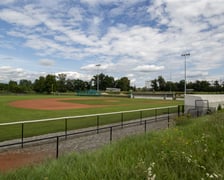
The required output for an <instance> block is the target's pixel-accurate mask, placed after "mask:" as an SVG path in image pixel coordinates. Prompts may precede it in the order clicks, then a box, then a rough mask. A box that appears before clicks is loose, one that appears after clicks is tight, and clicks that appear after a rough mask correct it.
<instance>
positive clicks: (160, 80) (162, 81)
mask: <svg viewBox="0 0 224 180" xmlns="http://www.w3.org/2000/svg"><path fill="white" fill-rule="evenodd" d="M157 82H158V83H159V90H160V91H164V90H165V88H166V81H165V79H164V78H163V77H162V76H159V77H158V80H157Z"/></svg>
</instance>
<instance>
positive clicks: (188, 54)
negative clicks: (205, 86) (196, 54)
mask: <svg viewBox="0 0 224 180" xmlns="http://www.w3.org/2000/svg"><path fill="white" fill-rule="evenodd" d="M181 56H184V59H185V61H184V99H185V97H186V94H187V72H186V70H187V62H186V61H187V56H190V53H184V54H181Z"/></svg>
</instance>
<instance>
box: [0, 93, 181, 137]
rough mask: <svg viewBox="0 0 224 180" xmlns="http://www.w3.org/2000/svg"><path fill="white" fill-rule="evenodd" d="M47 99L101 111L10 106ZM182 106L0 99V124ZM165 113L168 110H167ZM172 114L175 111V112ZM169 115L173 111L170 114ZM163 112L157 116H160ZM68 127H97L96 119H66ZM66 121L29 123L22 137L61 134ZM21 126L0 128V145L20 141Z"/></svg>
mask: <svg viewBox="0 0 224 180" xmlns="http://www.w3.org/2000/svg"><path fill="white" fill-rule="evenodd" d="M50 98H72V99H70V100H64V99H62V101H66V102H69V103H78V104H87V105H93V106H94V105H100V107H91V108H78V109H68V110H35V109H25V108H16V107H12V106H11V105H10V103H11V102H13V101H18V100H30V99H34V100H35V99H50ZM179 104H182V102H181V101H171V100H149V99H147V100H146V99H129V98H106V97H77V96H39V95H34V96H26V95H22V96H0V111H1V112H0V113H1V116H0V123H8V122H20V121H29V120H38V119H46V118H56V117H68V116H78V115H88V114H98V113H107V112H119V111H127V110H136V109H145V108H155V107H164V106H172V105H179ZM166 111H167V110H166ZM173 111H177V110H176V109H175V110H173ZM171 112H172V110H171ZM154 113H155V112H153V111H151V112H144V113H143V114H142V117H145V116H150V115H154ZM163 113H166V112H162V111H161V112H158V114H163ZM135 118H139V112H137V113H129V114H124V115H123V120H124V121H127V120H130V119H135ZM120 119H121V115H109V116H108V115H107V116H103V117H100V118H99V123H100V125H103V124H108V123H114V122H119V121H120ZM67 122H68V124H67V128H68V130H72V129H79V128H84V127H90V126H96V117H91V118H80V119H69V120H68V121H67ZM64 129H65V121H64V120H61V121H54V122H43V123H30V124H25V125H24V137H29V136H33V135H39V134H45V133H51V132H58V131H64ZM20 137H21V125H9V126H0V141H3V140H8V139H14V138H20Z"/></svg>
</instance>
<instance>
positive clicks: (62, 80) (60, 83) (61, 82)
mask: <svg viewBox="0 0 224 180" xmlns="http://www.w3.org/2000/svg"><path fill="white" fill-rule="evenodd" d="M66 76H67V75H66V74H58V76H57V79H58V80H57V90H58V91H59V92H66V90H67V89H66Z"/></svg>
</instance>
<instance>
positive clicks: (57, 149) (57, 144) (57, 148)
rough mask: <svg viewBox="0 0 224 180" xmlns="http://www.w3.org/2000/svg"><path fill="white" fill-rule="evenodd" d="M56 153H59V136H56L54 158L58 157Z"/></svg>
mask: <svg viewBox="0 0 224 180" xmlns="http://www.w3.org/2000/svg"><path fill="white" fill-rule="evenodd" d="M58 153H59V137H58V136H57V142H56V159H58Z"/></svg>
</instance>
